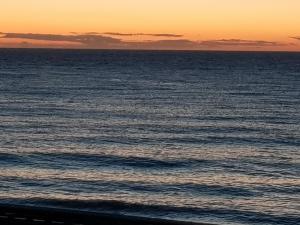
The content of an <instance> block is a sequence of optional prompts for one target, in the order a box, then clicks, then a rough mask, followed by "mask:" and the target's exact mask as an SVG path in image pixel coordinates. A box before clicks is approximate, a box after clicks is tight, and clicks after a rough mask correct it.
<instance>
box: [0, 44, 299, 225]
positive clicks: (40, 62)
mask: <svg viewBox="0 0 300 225" xmlns="http://www.w3.org/2000/svg"><path fill="white" fill-rule="evenodd" d="M0 203H13V204H25V205H26V204H28V205H43V206H51V207H52V206H53V207H63V208H76V209H83V210H89V211H99V212H112V213H121V214H128V215H139V216H146V217H156V218H167V219H175V220H184V221H196V222H212V223H216V224H234V225H236V224H264V225H265V224H293V225H295V224H300V54H297V53H213V52H210V53H208V52H206V53H205V52H198V53H197V52H151V51H150V52H146V51H145V52H143V51H88V50H4V49H2V50H0Z"/></svg>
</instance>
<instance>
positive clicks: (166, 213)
mask: <svg viewBox="0 0 300 225" xmlns="http://www.w3.org/2000/svg"><path fill="white" fill-rule="evenodd" d="M1 202H3V203H10V204H11V203H12V202H13V203H14V204H18V205H24V206H26V205H28V206H46V207H53V208H58V209H76V210H83V211H89V212H96V213H97V212H98V213H102V212H111V213H116V214H124V215H142V216H144V217H152V218H153V217H156V218H162V219H164V218H166V219H168V218H169V217H170V216H171V217H172V218H173V219H174V218H175V219H178V220H181V219H182V218H186V217H187V216H188V219H187V220H189V221H193V222H201V221H202V218H207V217H210V218H221V219H223V220H225V221H226V220H227V221H228V222H229V221H231V222H235V223H246V224H274V225H275V224H276V225H278V224H282V225H295V224H298V222H299V221H300V217H299V216H297V215H272V214H268V213H267V212H266V213H264V212H255V211H245V210H237V209H223V208H222V207H221V206H220V208H214V207H208V208H195V207H188V206H186V207H177V206H170V205H168V206H166V205H147V204H139V203H129V202H124V201H110V200H107V201H99V200H95V201H91V200H89V201H86V200H61V199H39V198H32V199H13V200H12V199H7V200H5V201H1ZM174 216H175V217H174Z"/></svg>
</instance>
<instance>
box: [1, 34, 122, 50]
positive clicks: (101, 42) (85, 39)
mask: <svg viewBox="0 0 300 225" xmlns="http://www.w3.org/2000/svg"><path fill="white" fill-rule="evenodd" d="M2 34H3V36H2V37H0V38H19V39H26V40H37V41H66V42H74V43H80V44H83V45H85V46H87V47H113V46H114V45H116V46H118V45H120V44H122V41H121V40H120V39H117V38H112V37H107V36H102V35H93V34H78V35H62V34H32V33H2Z"/></svg>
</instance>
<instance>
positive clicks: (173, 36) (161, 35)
mask: <svg viewBox="0 0 300 225" xmlns="http://www.w3.org/2000/svg"><path fill="white" fill-rule="evenodd" d="M103 34H105V35H110V36H153V37H171V38H180V37H183V35H181V34H147V33H118V32H105V33H103Z"/></svg>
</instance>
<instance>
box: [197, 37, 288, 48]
mask: <svg viewBox="0 0 300 225" xmlns="http://www.w3.org/2000/svg"><path fill="white" fill-rule="evenodd" d="M201 45H203V46H208V47H226V46H229V47H232V46H238V47H271V46H281V45H282V44H281V43H278V42H272V41H262V40H243V39H220V40H207V41H202V42H201Z"/></svg>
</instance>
